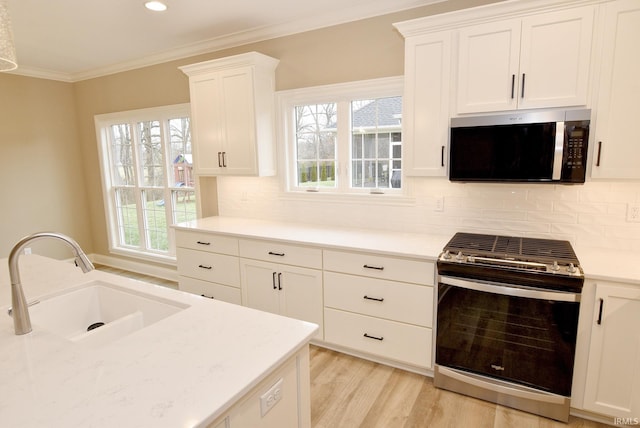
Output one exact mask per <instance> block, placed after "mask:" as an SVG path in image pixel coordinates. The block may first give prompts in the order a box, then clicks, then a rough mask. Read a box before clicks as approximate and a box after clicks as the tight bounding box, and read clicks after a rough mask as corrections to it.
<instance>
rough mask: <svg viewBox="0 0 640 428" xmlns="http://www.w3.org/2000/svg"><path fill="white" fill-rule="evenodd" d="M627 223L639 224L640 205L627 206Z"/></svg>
mask: <svg viewBox="0 0 640 428" xmlns="http://www.w3.org/2000/svg"><path fill="white" fill-rule="evenodd" d="M627 221H628V222H633V223H640V204H628V205H627Z"/></svg>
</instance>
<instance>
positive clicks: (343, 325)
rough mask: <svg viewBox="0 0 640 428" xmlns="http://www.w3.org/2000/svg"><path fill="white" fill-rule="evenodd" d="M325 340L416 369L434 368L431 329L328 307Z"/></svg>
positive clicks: (325, 315)
mask: <svg viewBox="0 0 640 428" xmlns="http://www.w3.org/2000/svg"><path fill="white" fill-rule="evenodd" d="M367 336H368V337H367ZM324 338H325V341H326V342H329V343H334V344H336V345H340V346H344V347H347V348H351V349H355V350H358V351H362V352H366V353H369V354H373V355H378V356H380V357H384V358H389V359H392V360H396V361H400V362H403V363H407V364H411V365H413V366H417V367H426V368H430V367H431V340H432V333H431V329H430V328H425V327H417V326H415V325H410V324H403V323H399V322H395V321H388V320H383V319H379V318H373V317H369V316H366V315H358V314H353V313H350V312H343V311H338V310H335V309H331V308H325V310H324Z"/></svg>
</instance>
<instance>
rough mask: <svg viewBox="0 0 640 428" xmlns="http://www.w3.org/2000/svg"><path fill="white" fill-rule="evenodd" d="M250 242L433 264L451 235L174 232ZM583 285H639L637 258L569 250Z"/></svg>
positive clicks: (203, 225)
mask: <svg viewBox="0 0 640 428" xmlns="http://www.w3.org/2000/svg"><path fill="white" fill-rule="evenodd" d="M174 227H175V228H176V229H183V230H204V231H209V232H215V233H219V234H225V235H230V236H238V237H245V238H254V239H270V240H279V241H283V242H289V243H294V244H309V245H318V246H322V247H323V248H338V249H346V250H353V251H367V252H374V253H382V254H388V255H397V256H403V257H416V258H422V259H425V260H432V261H435V260H436V259H437V258H438V255H439V254H440V252H441V251H442V248H444V246H445V245H446V244H447V242H449V240H450V239H451V235H450V234H447V235H430V234H420V233H403V232H389V231H377V230H373V229H353V228H343V227H333V226H315V225H310V224H305V223H289V222H279V221H270V220H257V219H247V218H238V217H207V218H203V219H199V220H194V221H190V222H185V223H181V224H179V225H176V226H174ZM574 251H575V252H576V255H577V256H578V260H580V265H581V266H582V269H583V270H584V272H585V277H586V278H587V279H593V280H607V281H619V282H624V283H628V284H638V285H640V253H620V252H613V251H612V250H607V249H602V248H590V247H581V246H574Z"/></svg>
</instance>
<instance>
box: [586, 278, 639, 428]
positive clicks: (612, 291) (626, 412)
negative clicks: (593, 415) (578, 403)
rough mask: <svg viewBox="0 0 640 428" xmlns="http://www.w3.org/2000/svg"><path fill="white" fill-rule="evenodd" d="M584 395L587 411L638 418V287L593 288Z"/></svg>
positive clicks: (603, 284)
mask: <svg viewBox="0 0 640 428" xmlns="http://www.w3.org/2000/svg"><path fill="white" fill-rule="evenodd" d="M584 395H585V397H584V407H585V408H586V409H587V410H592V411H595V412H598V413H603V414H607V415H611V416H614V417H623V418H629V417H638V415H640V287H637V286H636V287H631V286H629V287H625V286H621V285H614V284H607V283H601V284H597V285H596V300H595V308H594V315H593V324H592V330H591V344H590V349H589V362H588V366H587V379H586V386H585V394H584Z"/></svg>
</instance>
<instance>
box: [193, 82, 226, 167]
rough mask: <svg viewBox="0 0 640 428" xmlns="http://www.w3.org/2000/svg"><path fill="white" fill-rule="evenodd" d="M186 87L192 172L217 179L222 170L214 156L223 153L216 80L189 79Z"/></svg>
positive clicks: (216, 156)
mask: <svg viewBox="0 0 640 428" xmlns="http://www.w3.org/2000/svg"><path fill="white" fill-rule="evenodd" d="M189 87H190V97H191V124H192V128H193V143H194V145H193V161H194V172H195V173H196V174H209V175H212V174H213V175H217V174H219V173H220V171H221V170H222V168H221V165H220V164H219V156H218V153H220V152H222V151H223V148H222V129H221V128H222V120H221V117H222V116H221V114H222V109H221V102H220V98H221V93H220V76H219V75H218V74H217V73H210V74H206V75H200V76H194V77H191V78H190V79H189Z"/></svg>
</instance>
